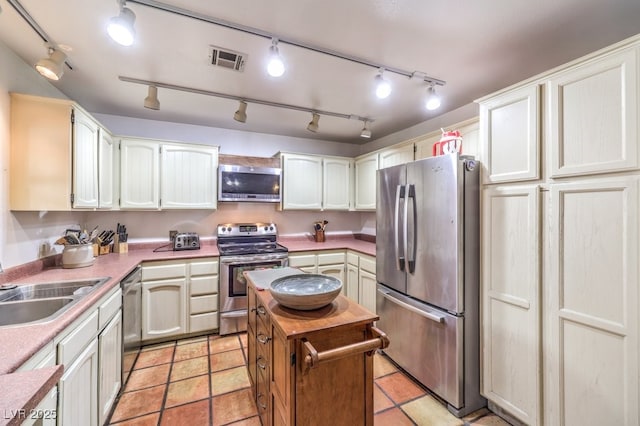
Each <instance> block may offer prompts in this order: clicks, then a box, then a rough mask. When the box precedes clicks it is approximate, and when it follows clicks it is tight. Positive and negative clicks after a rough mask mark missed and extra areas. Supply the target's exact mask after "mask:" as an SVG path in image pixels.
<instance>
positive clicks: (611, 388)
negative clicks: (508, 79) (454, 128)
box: [480, 40, 640, 426]
mask: <svg viewBox="0 0 640 426" xmlns="http://www.w3.org/2000/svg"><path fill="white" fill-rule="evenodd" d="M639 47H640V43H639V42H638V41H637V40H636V41H631V42H624V43H620V44H618V45H616V46H612V47H610V48H606V49H603V50H602V51H600V52H596V53H594V54H592V55H589V56H587V57H585V58H581V59H578V60H576V61H574V62H572V63H571V64H568V65H567V66H564V67H559V68H557V69H555V70H553V71H551V72H548V73H545V74H542V75H541V76H538V77H534V78H532V79H530V80H528V81H527V82H525V83H523V85H522V86H519V87H518V86H515V88H511V89H509V90H508V91H505V92H500V93H498V94H496V95H495V96H490V97H488V98H485V99H483V100H480V103H481V116H480V120H481V129H482V132H483V133H482V136H483V139H484V141H483V149H482V151H481V158H480V160H481V162H482V163H483V164H484V165H485V166H486V171H487V175H486V176H485V178H486V180H485V182H484V183H485V185H484V187H483V189H482V190H483V192H484V195H483V198H482V199H483V220H482V227H481V235H482V241H481V244H482V250H481V252H482V260H481V262H482V268H481V269H482V271H483V273H482V282H481V288H482V296H483V297H482V307H481V308H482V309H481V311H482V312H483V324H482V334H483V335H482V342H483V352H482V373H483V375H482V389H483V395H484V396H486V397H487V399H488V400H489V402H490V407H491V404H493V405H495V406H497V408H499V409H502V410H503V411H504V412H505V413H507V414H509V415H512V416H514V417H515V418H517V419H518V420H519V421H522V422H525V423H527V424H538V425H540V424H545V425H559V426H565V425H566V426H569V425H574V424H620V425H637V424H638V423H639V422H640V409H639V407H638V403H637V401H638V397H639V393H640V383H639V380H638V373H639V366H638V364H639V363H640V358H639V354H638V350H637V348H638V335H639V330H638V324H639V320H638V314H637V312H638V303H639V294H638V288H639V286H640V282H639V280H640V278H639V276H638V275H639V270H638V266H637V265H638V256H639V254H640V253H639V249H638V241H639V240H640V231H639V230H638V226H639V224H638V220H637V218H638V214H639V213H640V190H639V184H638V180H639V179H640V174H639V173H638V164H639V161H638V134H637V132H638V105H637V103H638V90H639V88H638V81H639V80H638V78H639V76H640V72H639V70H638V66H637V61H638V57H637V56H638V49H639ZM539 92H543V93H545V101H546V102H545V104H544V105H538V107H537V108H532V106H533V105H534V104H535V103H537V101H535V102H534V101H533V99H534V98H537V96H538V94H539ZM509 100H511V103H509V102H508V101H509ZM500 105H502V106H500ZM496 106H498V109H502V108H507V109H510V110H511V111H510V112H509V111H501V112H500V114H497V115H496V114H494V113H496V112H497V111H496V109H495V107H496ZM534 109H540V110H539V111H538V114H537V115H535V114H533V113H532V112H533V110H534ZM518 111H519V112H520V113H519V114H518ZM503 113H504V117H503V116H502V115H503ZM525 116H528V118H525ZM509 117H510V118H511V121H510V122H509V123H508V126H507V127H505V128H501V126H499V125H498V124H499V123H498V122H497V121H496V119H498V118H500V119H501V120H503V121H504V120H505V119H506V118H509ZM541 118H544V120H543V121H541ZM508 128H512V131H511V132H504V130H505V129H508ZM540 128H542V129H545V133H544V137H542V138H540V140H539V143H537V145H538V147H537V148H536V149H533V145H534V144H533V143H532V141H534V140H536V138H535V137H534V136H536V135H535V132H537V131H538V129H540ZM500 132H503V133H504V136H505V137H496V134H498V135H499V134H500ZM507 134H515V135H520V137H519V139H518V138H517V140H520V142H521V143H520V145H518V146H519V148H520V152H516V153H514V152H513V151H512V150H510V149H509V148H508V147H507V148H506V149H502V150H500V149H498V148H504V147H505V146H506V143H507V139H508V138H507V137H506V136H507ZM496 142H497V145H495V143H496ZM516 142H517V141H516ZM525 147H526V148H527V149H525V150H522V148H525ZM526 152H529V154H527V153H526ZM540 152H542V153H545V155H546V157H545V158H546V162H545V163H544V165H542V164H537V160H536V161H533V159H534V158H535V159H537V155H538V154H539V153H540ZM534 154H535V155H534ZM485 156H486V157H485ZM542 166H544V167H542ZM533 179H537V180H539V182H536V185H525V184H526V182H527V181H530V180H533ZM507 182H509V184H506V183H507ZM494 183H500V185H499V186H496V185H493V184H494ZM538 188H539V189H538ZM536 203H539V204H536ZM536 336H538V337H537V338H536ZM543 408H544V409H543Z"/></svg>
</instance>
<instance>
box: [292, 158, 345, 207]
mask: <svg viewBox="0 0 640 426" xmlns="http://www.w3.org/2000/svg"><path fill="white" fill-rule="evenodd" d="M281 158H282V168H283V170H282V174H283V177H282V192H283V196H282V208H283V209H284V210H349V208H350V206H351V181H352V179H351V164H352V160H351V159H349V158H342V157H322V156H318V155H302V154H291V153H282V154H281Z"/></svg>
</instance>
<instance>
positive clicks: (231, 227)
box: [217, 222, 289, 256]
mask: <svg viewBox="0 0 640 426" xmlns="http://www.w3.org/2000/svg"><path fill="white" fill-rule="evenodd" d="M217 236H218V251H219V252H220V255H222V256H230V255H245V254H246V255H251V254H269V253H286V252H288V251H289V250H288V249H287V248H286V247H284V246H282V245H280V244H278V243H277V242H276V238H277V228H276V225H275V224H273V223H261V222H259V223H229V224H222V225H218V232H217Z"/></svg>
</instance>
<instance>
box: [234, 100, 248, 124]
mask: <svg viewBox="0 0 640 426" xmlns="http://www.w3.org/2000/svg"><path fill="white" fill-rule="evenodd" d="M233 119H234V120H236V121H239V122H240V123H244V122H246V121H247V103H246V102H245V101H240V105H239V106H238V110H237V111H236V113H235V114H233Z"/></svg>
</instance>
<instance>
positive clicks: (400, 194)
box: [393, 185, 406, 271]
mask: <svg viewBox="0 0 640 426" xmlns="http://www.w3.org/2000/svg"><path fill="white" fill-rule="evenodd" d="M401 198H404V185H398V186H397V187H396V208H395V209H394V220H395V226H394V228H393V229H394V232H393V234H394V235H393V237H394V250H395V251H394V253H395V255H396V269H397V270H398V271H403V270H404V257H405V253H406V252H403V253H402V254H400V199H401ZM405 205H406V202H405Z"/></svg>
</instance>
